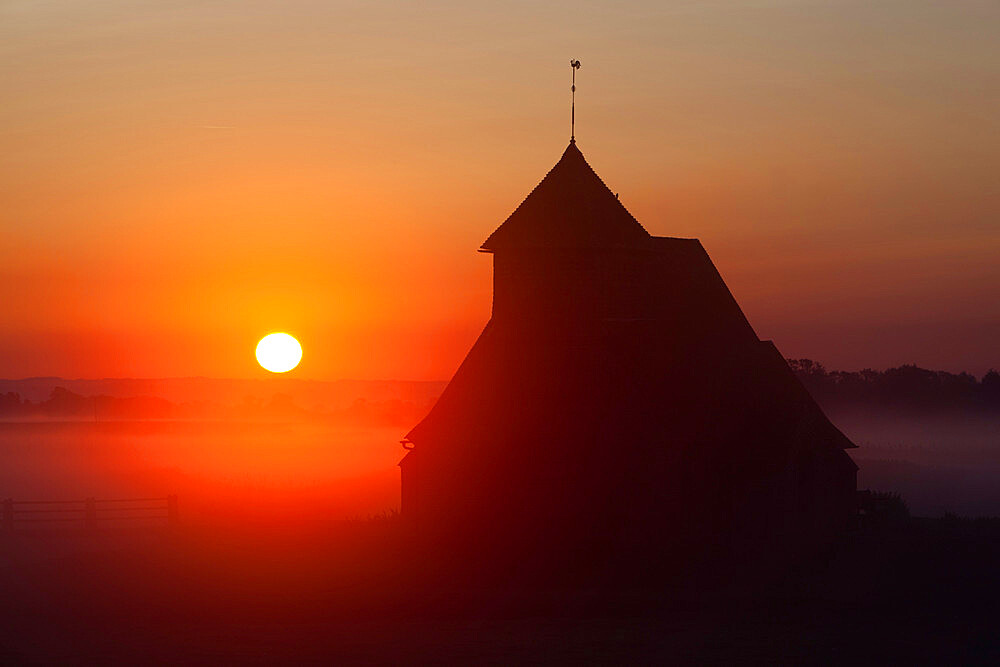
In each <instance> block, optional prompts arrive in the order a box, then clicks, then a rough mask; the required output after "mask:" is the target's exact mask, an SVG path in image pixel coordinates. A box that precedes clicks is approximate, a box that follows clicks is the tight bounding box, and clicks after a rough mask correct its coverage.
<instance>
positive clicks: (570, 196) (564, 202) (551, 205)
mask: <svg viewBox="0 0 1000 667" xmlns="http://www.w3.org/2000/svg"><path fill="white" fill-rule="evenodd" d="M576 161H579V163H582V165H583V167H584V168H585V171H582V170H581V169H580V167H579V165H577V166H574V165H575V164H576ZM561 171H565V174H562V173H561ZM581 171H582V174H583V175H584V182H583V183H580V182H579V176H580V174H581ZM560 176H562V178H560ZM588 180H589V181H593V182H594V183H593V185H590V184H588V183H587V181H588ZM574 187H576V188H578V189H579V192H578V194H580V195H582V196H581V197H579V198H577V197H576V196H575V195H576V194H577V192H574V191H573V188H574ZM543 188H544V191H543ZM588 194H589V195H590V196H589V197H588V196H587V195H588ZM545 195H548V196H545ZM612 201H613V202H614V204H611V203H610V202H612ZM532 204H534V208H535V210H534V211H531V210H528V208H526V207H529V208H530V207H531V205H532ZM588 204H589V206H588ZM595 204H596V205H595ZM532 213H534V216H532ZM560 213H562V215H560ZM622 214H624V218H625V220H627V221H628V222H629V223H631V225H629V224H624V225H622V222H623V220H621V219H619V220H618V225H620V226H621V229H619V230H615V229H613V228H614V226H615V219H616V218H617V217H618V216H621V215H622ZM532 217H534V218H535V219H534V221H533V222H531V223H529V224H530V225H531V226H530V227H527V228H526V227H525V224H526V223H525V222H522V221H521V218H529V219H530V218H532ZM567 217H574V220H575V222H576V223H577V225H576V228H575V229H574V228H573V226H572V225H570V223H568V222H567V219H566V218H567ZM512 221H513V222H514V231H513V235H515V236H517V235H520V236H525V229H528V230H531V229H534V230H535V232H536V234H535V235H536V236H538V237H543V236H545V235H546V234H548V235H549V236H560V235H566V237H567V239H570V238H571V234H576V233H579V235H581V236H584V237H585V236H586V235H587V233H588V232H589V233H590V234H591V235H592V236H594V235H595V233H596V234H597V235H600V234H601V233H603V235H604V236H605V237H607V238H605V239H604V240H605V241H608V240H609V239H610V238H611V237H613V236H623V237H624V236H628V235H636V236H637V235H638V234H640V233H641V234H642V235H643V236H647V237H648V235H649V233H648V232H647V231H646V230H645V229H644V228H643V227H642V224H641V223H639V221H638V220H637V219H636V217H635V216H634V215H632V213H631V212H630V211H629V210H628V209H627V208H625V205H624V204H622V203H621V201H620V200H619V199H618V196H617V195H615V193H614V192H612V190H611V188H609V187H608V184H607V183H605V182H604V179H602V178H601V177H600V175H599V174H598V173H597V171H596V170H595V169H594V168H593V167H592V166H591V165H590V163H589V162H588V161H587V158H586V157H585V156H584V154H583V152H582V151H581V150H580V149H579V147H578V146H577V145H576V142H575V141H570V144H569V146H567V147H566V150H564V151H563V154H562V155H561V156H560V158H559V160H558V161H557V162H556V163H555V165H553V166H552V167H551V168H550V169H549V170H548V171H547V172H546V173H545V176H543V177H542V179H541V180H540V181H538V182H537V183H536V184H535V187H533V188H532V189H531V191H530V192H528V194H527V195H526V196H525V197H524V198H523V199H522V200H521V202H520V203H519V204H518V205H517V207H516V208H515V209H514V210H513V211H512V212H511V214H510V215H508V216H507V218H506V219H505V220H504V222H503V223H502V224H501V225H500V226H499V227H498V228H497V229H496V230H494V231H493V233H492V234H490V235H489V237H488V238H487V239H486V241H485V242H484V243H483V245H482V246H481V248H480V249H481V250H483V251H487V252H488V251H490V250H492V249H493V247H492V246H494V245H495V244H496V242H497V241H498V235H499V238H500V239H501V240H506V239H507V238H508V237H510V236H511V235H512V231H511V227H510V223H511V222H512ZM633 225H634V227H635V228H637V229H631V228H632V226H633ZM560 227H561V228H562V229H559V228H560ZM640 230H641V231H640ZM556 232H559V234H556ZM529 235H530V232H529ZM551 240H552V239H549V241H551ZM599 240H600V239H593V238H592V239H589V241H591V242H594V241H599ZM537 241H538V239H537V238H536V243H531V242H529V245H534V244H537ZM571 242H572V241H571ZM542 245H545V243H542Z"/></svg>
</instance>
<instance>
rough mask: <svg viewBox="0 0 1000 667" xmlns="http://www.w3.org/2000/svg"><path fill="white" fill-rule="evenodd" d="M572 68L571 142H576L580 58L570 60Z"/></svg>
mask: <svg viewBox="0 0 1000 667" xmlns="http://www.w3.org/2000/svg"><path fill="white" fill-rule="evenodd" d="M569 66H570V69H571V70H572V72H573V86H572V87H571V88H570V91H571V92H572V97H573V101H572V102H571V103H570V112H569V142H570V143H571V144H575V143H576V70H578V69H580V61H579V60H570V61H569Z"/></svg>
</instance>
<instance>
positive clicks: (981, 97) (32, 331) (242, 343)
mask: <svg viewBox="0 0 1000 667" xmlns="http://www.w3.org/2000/svg"><path fill="white" fill-rule="evenodd" d="M998 34H1000V4H998V3H997V2H995V0H990V1H982V2H971V1H954V2H926V1H923V0H900V1H895V0H892V1H885V2H871V1H869V0H866V1H863V2H862V1H857V2H855V1H851V0H836V1H830V2H811V1H806V0H800V1H780V0H770V1H767V0H759V1H747V0H739V1H735V0H734V1H716V2H713V1H711V0H701V1H684V2H680V1H674V2H670V1H666V2H613V3H611V2H608V3H595V2H581V1H579V0H574V1H573V2H553V3H536V2H505V3H493V4H485V3H467V2H457V1H454V2H453V1H448V2H425V3H419V4H406V3H400V2H372V1H365V2H328V1H322V2H320V1H315V2H301V1H298V0H284V1H281V2H253V1H248V0H238V1H236V0H233V1H225V2H204V1H199V2H183V1H181V2H136V1H129V2H120V1H101V2H98V1H96V0H95V1H92V2H69V1H67V2H43V1H41V0H2V1H0V100H2V103H0V224H2V226H0V233H2V236H0V376H3V377H21V376H32V375H62V376H68V377H102V376H188V375H207V376H232V377H254V376H258V375H260V374H263V373H264V371H262V370H261V369H259V368H258V367H257V365H256V361H255V359H254V354H253V350H254V346H255V344H256V342H257V340H258V339H259V338H260V337H261V336H262V335H264V334H266V333H269V332H271V331H288V332H290V333H293V334H294V335H296V336H297V337H298V338H299V339H300V340H301V341H302V344H303V347H304V350H305V357H304V359H303V363H302V365H301V366H300V368H299V369H297V370H296V371H294V373H296V374H298V376H300V377H312V378H318V379H332V378H338V377H355V378H405V379H443V378H447V377H449V376H450V375H451V373H452V372H453V371H454V368H455V367H456V365H457V364H458V363H459V362H460V361H461V359H462V357H463V356H464V354H465V352H466V351H467V349H468V347H469V346H470V345H471V343H472V342H473V340H474V339H475V336H476V335H477V334H478V332H479V330H480V329H481V327H482V325H483V324H484V323H485V321H486V319H487V318H488V316H489V308H490V287H491V261H490V258H489V257H488V256H483V255H481V254H478V253H476V248H478V246H479V244H480V243H481V242H482V241H483V240H484V239H485V238H486V236H487V235H488V234H489V233H490V232H491V231H492V230H493V229H494V228H495V227H496V226H497V225H498V224H499V223H500V222H502V221H503V219H504V218H505V217H506V216H507V215H508V214H509V213H510V212H511V211H512V210H513V209H514V208H515V207H516V205H517V204H518V203H519V202H520V201H521V199H522V198H523V197H524V196H525V195H526V194H527V193H528V192H529V191H530V190H531V188H532V187H534V185H535V184H536V183H537V182H538V181H539V180H540V179H541V178H542V176H544V174H545V172H546V171H547V170H548V169H549V168H550V167H551V166H552V165H553V164H554V163H555V162H556V160H557V159H558V158H559V155H560V154H561V152H562V150H563V149H564V148H565V144H566V143H567V140H568V138H569V127H568V120H569V67H568V61H569V59H570V58H579V59H581V60H582V61H583V68H582V69H581V70H580V72H579V92H578V109H577V121H578V124H577V135H578V141H579V145H580V147H581V149H582V150H583V152H584V154H585V155H586V156H587V158H588V159H589V161H590V163H591V165H592V166H594V168H595V169H596V170H597V171H598V173H599V174H601V176H602V177H603V178H604V180H605V182H607V183H608V185H609V186H610V187H611V189H612V190H614V191H616V192H619V193H620V196H621V199H622V201H623V202H624V203H625V205H626V206H627V207H628V208H629V209H630V211H631V212H632V213H633V214H634V215H635V216H636V217H637V218H638V219H639V220H640V221H641V222H642V223H643V224H644V225H645V226H646V228H647V229H648V230H649V231H650V232H651V233H653V234H657V235H671V236H694V237H698V238H700V239H702V241H703V243H704V244H705V246H706V248H707V249H708V251H709V254H710V255H711V256H712V257H713V259H714V260H715V262H716V264H717V266H718V267H719V269H720V271H721V272H722V274H723V276H724V277H725V278H726V280H727V282H728V283H729V285H730V287H731V289H732V291H733V293H734V294H735V296H736V298H737V299H738V300H739V301H740V303H741V305H742V306H743V308H744V310H745V312H746V313H747V315H748V317H749V319H750V321H751V323H752V324H753V325H754V327H755V328H756V330H757V332H758V334H759V335H760V336H761V337H762V338H769V339H773V340H774V341H775V342H776V343H777V345H778V346H779V348H780V349H781V350H782V351H783V352H784V353H785V355H786V356H794V357H800V356H808V357H811V358H814V359H818V360H820V361H822V362H824V363H826V364H827V365H828V366H831V367H836V368H844V369H857V368H862V367H868V366H871V367H877V368H881V367H886V366H889V365H897V364H901V363H907V362H915V363H918V364H920V365H923V366H928V367H933V368H941V369H946V370H952V371H957V370H969V371H972V372H975V373H977V374H980V373H982V372H984V371H985V370H987V369H988V368H990V367H1000V40H998V39H997V35H998Z"/></svg>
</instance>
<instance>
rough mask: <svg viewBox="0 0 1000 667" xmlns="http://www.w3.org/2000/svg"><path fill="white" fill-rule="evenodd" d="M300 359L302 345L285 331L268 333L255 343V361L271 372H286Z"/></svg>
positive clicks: (296, 364)
mask: <svg viewBox="0 0 1000 667" xmlns="http://www.w3.org/2000/svg"><path fill="white" fill-rule="evenodd" d="M301 360H302V346H301V345H299V341H297V340H295V339H294V338H292V337H291V336H289V335H288V334H286V333H273V334H268V335H266V336H264V337H263V338H261V339H260V342H259V343H257V363H259V364H260V365H261V366H263V367H264V368H266V369H267V370H269V371H271V372H272V373H286V372H288V371H290V370H292V369H293V368H295V367H296V366H298V365H299V361H301Z"/></svg>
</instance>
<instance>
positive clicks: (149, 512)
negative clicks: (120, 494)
mask: <svg viewBox="0 0 1000 667" xmlns="http://www.w3.org/2000/svg"><path fill="white" fill-rule="evenodd" d="M119 521H164V522H166V524H167V525H169V526H176V525H177V521H178V515H177V496H175V495H171V496H162V497H159V498H114V499H110V500H98V499H97V498H85V499H84V500H14V499H13V498H6V499H5V500H4V501H3V511H2V515H0V525H2V526H3V529H4V530H14V528H15V527H18V526H21V525H22V524H39V523H42V522H44V523H48V524H56V525H70V526H72V525H83V526H85V527H86V528H97V527H98V526H100V525H107V523H108V522H119Z"/></svg>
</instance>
